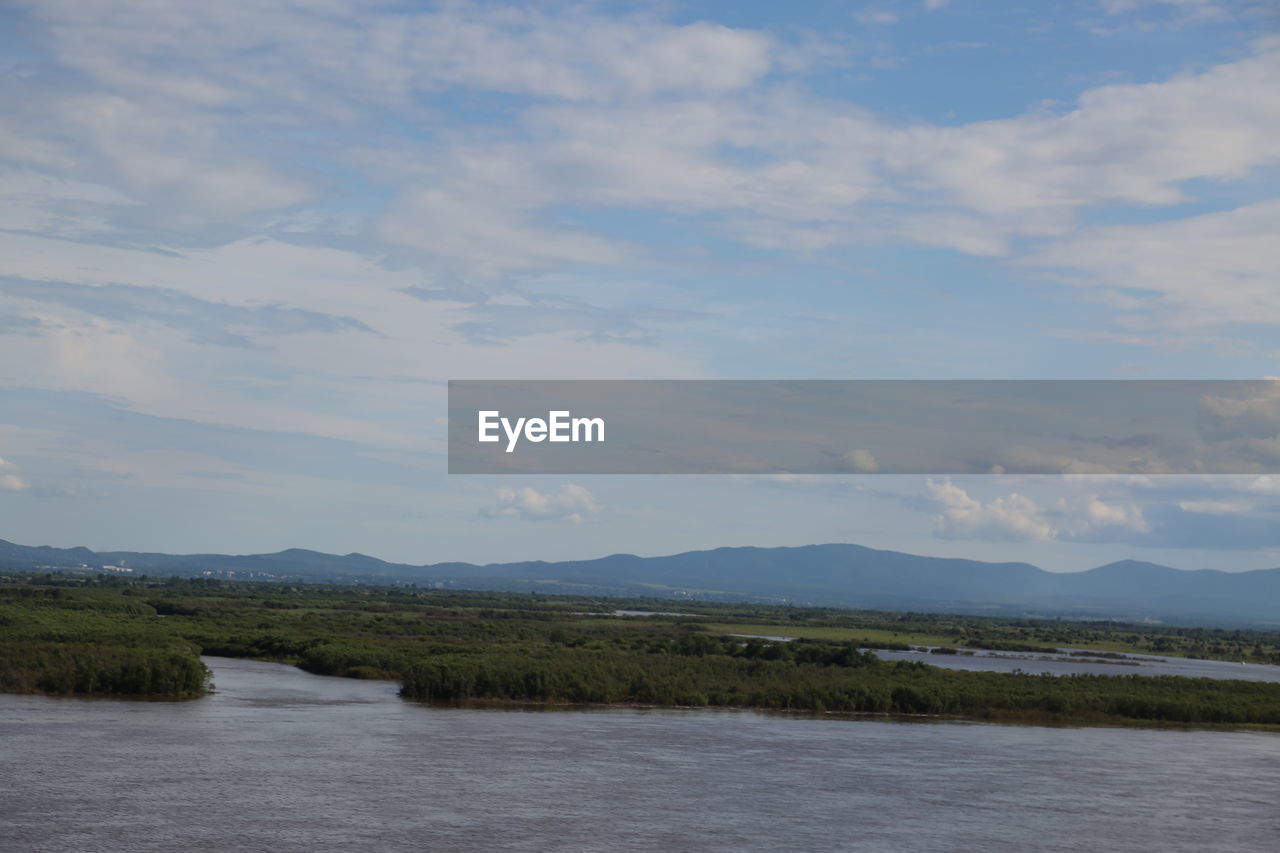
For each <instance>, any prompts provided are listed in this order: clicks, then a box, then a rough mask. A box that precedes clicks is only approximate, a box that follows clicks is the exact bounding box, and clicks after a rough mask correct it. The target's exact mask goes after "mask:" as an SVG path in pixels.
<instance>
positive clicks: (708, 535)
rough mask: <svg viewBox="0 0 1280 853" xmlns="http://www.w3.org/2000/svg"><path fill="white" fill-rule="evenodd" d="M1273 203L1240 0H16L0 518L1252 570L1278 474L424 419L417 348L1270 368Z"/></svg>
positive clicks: (873, 373) (575, 370) (961, 367)
mask: <svg viewBox="0 0 1280 853" xmlns="http://www.w3.org/2000/svg"><path fill="white" fill-rule="evenodd" d="M1278 233H1280V8H1277V7H1276V5H1275V4H1274V3H1273V2H1267V0H1264V1H1263V2H1250V0H1236V1H1235V2H1232V0H1100V2H1089V0H1081V2H1073V3H989V2H978V0H950V1H949V2H947V0H924V2H919V0H912V2H907V0H899V2H884V3H870V4H857V3H844V2H841V3H835V2H820V0H814V2H810V3H800V4H779V3H766V2H732V3H727V2H725V3H711V2H666V3H644V2H636V3H608V2H601V3H572V4H569V3H555V2H544V3H531V4H527V5H512V4H502V3H473V2H444V3H425V2H424V3H417V2H347V0H321V2H310V3H301V2H275V0H243V1H242V0H226V2H219V3H201V2H164V1H163V0H113V1H112V2H109V3H108V2H83V0H76V2H70V0H65V2H64V0H37V1H36V2H12V0H4V2H0V538H4V539H9V540H11V541H16V542H20V543H22V544H31V545H36V544H50V545H57V546H63V547H66V546H72V545H87V546H89V547H91V548H95V549H129V550H154V551H169V552H184V553H190V552H210V551H216V552H223V553H255V552H266V551H274V550H279V549H282V548H287V547H305V548H314V549H317V550H323V551H330V552H336V553H348V552H352V551H359V552H362V553H366V554H371V555H374V556H377V557H381V558H384V559H389V560H395V561H403V562H411V563H431V562H439V561H446V560H464V561H469V562H481V563H483V562H494V561H504V560H521V559H546V560H556V559H577V558H589V557H596V556H603V555H605V554H611V553H619V552H628V553H636V554H643V555H657V554H666V553H674V552H678V551H684V550H691V549H698V548H711V547H718V546H724V545H760V546H773V545H801V544H809V543H818V542H854V543H858V544H863V545H868V546H871V547H878V548H890V549H894V550H901V551H908V552H911V553H918V554H931V555H940V556H959V557H969V558H974V559H988V560H1023V561H1028V562H1031V563H1034V564H1036V565H1039V566H1042V567H1043V568H1047V569H1050V570H1054V571H1071V570H1081V569H1086V568H1091V567H1093V566H1096V565H1100V564H1103V563H1107V562H1111V561H1113V560H1119V559H1141V560H1150V561H1153V562H1161V563H1165V564H1167V565H1173V566H1176V567H1179V568H1205V567H1207V568H1218V569H1223V570H1228V571H1239V570H1248V569H1255V568H1268V567H1274V566H1280V476H1272V475H1257V476H1154V475H1153V476H1133V475H1130V476H1109V475H1083V474H1065V475H1037V476H1009V475H1004V476H961V477H945V476H927V475H921V476H905V475H903V476H898V475H850V476H797V475H773V476H644V475H634V476H599V475H597V476H576V477H556V476H549V475H544V476H523V477H520V476H517V477H504V476H459V475H455V476H450V475H448V474H447V473H446V443H445V420H446V419H445V415H446V404H445V383H446V382H447V380H450V379H548V378H554V379H1259V378H1264V377H1270V376H1275V375H1277V374H1280V240H1278V239H1276V235H1277V234H1278ZM1271 416H1272V417H1274V419H1275V423H1276V424H1277V434H1278V435H1280V401H1278V402H1276V404H1275V406H1274V407H1273V411H1271ZM1277 446H1278V447H1280V440H1278V441H1277ZM1276 458H1277V461H1278V462H1280V451H1277V457H1276ZM1277 471H1278V472H1280V464H1278V465H1277Z"/></svg>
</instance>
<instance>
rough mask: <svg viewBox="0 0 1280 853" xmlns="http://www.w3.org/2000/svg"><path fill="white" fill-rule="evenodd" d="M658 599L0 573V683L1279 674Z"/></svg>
mask: <svg viewBox="0 0 1280 853" xmlns="http://www.w3.org/2000/svg"><path fill="white" fill-rule="evenodd" d="M662 606H663V605H660V604H658V603H656V602H654V601H632V602H619V601H616V600H607V601H606V600H599V599H572V598H565V597H559V596H550V597H547V596H541V597H540V596H533V595H520V594H515V593H494V592H461V591H437V590H417V589H412V588H371V587H328V586H320V585H300V586H293V587H289V586H283V585H280V584H254V583H226V582H221V581H212V580H206V581H201V580H182V579H168V580H164V581H154V580H148V579H145V578H139V579H123V578H118V577H110V576H102V577H99V578H96V579H84V578H74V577H68V576H59V575H47V576H31V575H19V574H10V575H7V576H5V575H0V690H6V691H16V692H45V693H54V694H86V695H95V694H96V695H131V696H163V697H171V698H181V697H192V696H196V695H199V694H200V693H201V692H202V690H203V689H204V688H205V677H206V670H205V668H204V667H203V665H202V664H201V663H200V661H199V658H198V655H199V654H209V655H226V656H233V657H249V658H259V659H267V660H279V661H284V662H289V663H293V664H296V665H298V666H300V667H302V668H304V669H307V670H309V671H311V672H316V673H321V674H328V675H340V676H347V677H356V678H389V679H399V680H401V682H402V685H403V688H402V693H403V695H404V696H406V697H408V698H414V699H423V700H429V701H436V702H465V701H488V702H493V701H501V702H545V703H635V704H647V705H680V706H734V707H757V708H771V709H785V710H794V711H832V712H863V713H892V714H943V715H954V716H966V717H973V718H984V719H1029V720H1042V721H1070V722H1076V721H1080V722H1102V721H1122V720H1128V721H1148V722H1173V723H1194V724H1203V723H1228V724H1243V723H1254V724H1266V725H1280V684H1266V683H1258V682H1233V681H1209V680H1206V679H1188V678H1176V677H1160V678H1152V677H1142V676H1133V675H1119V674H1117V675H1115V676H1071V677H1050V676H1033V675H1027V674H1011V673H989V672H965V671H954V670H943V669H938V668H935V667H931V666H926V665H924V664H922V663H903V662H892V663H891V662H886V661H882V660H880V659H879V658H877V657H876V656H875V655H874V654H870V653H866V652H864V651H861V648H867V647H878V648H892V647H904V646H906V645H907V644H909V643H919V642H921V641H922V640H928V639H934V640H935V641H937V640H945V641H946V642H947V643H949V647H950V648H965V647H970V648H972V647H983V648H1002V649H1013V650H1021V651H1024V652H1036V651H1043V650H1047V649H1050V648H1057V647H1058V646H1059V645H1064V646H1086V647H1093V648H1097V649H1103V648H1108V647H1110V648H1113V649H1117V650H1129V651H1145V650H1150V649H1149V647H1151V646H1153V645H1161V646H1167V647H1170V648H1176V649H1177V650H1179V651H1185V650H1186V649H1188V648H1189V647H1197V648H1203V649H1204V650H1206V651H1207V652H1210V653H1212V651H1213V650H1214V649H1221V650H1225V652H1226V654H1225V656H1229V657H1233V658H1234V657H1236V656H1241V657H1244V656H1246V655H1247V656H1251V657H1252V658H1253V659H1258V658H1261V659H1263V660H1271V659H1280V636H1278V635H1276V634H1274V633H1265V632H1244V631H1230V632H1227V631H1215V630H1214V629H1203V628H1200V629H1183V628H1163V627H1153V626H1150V625H1143V626H1138V625H1122V624H1114V623H1070V622H1057V621H1044V622H1037V621H1034V620H1028V621H1017V620H1000V619H982V618H978V617H956V616H931V615H928V614H893V613H870V612H867V613H861V612H852V611H840V610H827V609H822V610H818V609H802V608H788V607H766V606H758V605H736V604H707V603H696V604H695V603H691V602H681V603H680V605H679V609H680V611H681V612H680V613H678V614H668V613H661V612H658V613H654V612H645V613H641V614H639V615H626V614H623V615H615V613H614V609H615V608H618V607H631V608H635V609H636V610H645V611H654V610H659V609H660V608H661V607H662ZM665 606H667V607H670V606H671V605H670V603H667V604H666V605H665ZM742 629H746V630H742ZM737 633H758V634H768V635H786V636H796V637H800V639H798V640H797V641H795V642H790V643H786V642H776V641H771V640H769V639H767V638H746V637H740V636H734V634H737ZM1098 653H1102V654H1111V655H1114V656H1117V657H1122V656H1123V655H1122V653H1121V652H1109V653H1107V652H1098ZM1117 671H1118V672H1122V671H1123V668H1122V667H1117Z"/></svg>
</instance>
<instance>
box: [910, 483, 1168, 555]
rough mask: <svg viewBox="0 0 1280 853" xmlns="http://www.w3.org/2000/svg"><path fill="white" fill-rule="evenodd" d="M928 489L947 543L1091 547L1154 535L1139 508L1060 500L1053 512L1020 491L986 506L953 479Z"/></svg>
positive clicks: (1092, 499)
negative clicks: (1095, 543) (1070, 543)
mask: <svg viewBox="0 0 1280 853" xmlns="http://www.w3.org/2000/svg"><path fill="white" fill-rule="evenodd" d="M927 487H928V491H929V496H930V498H931V499H932V500H933V503H934V505H935V507H936V509H937V510H939V514H938V515H936V516H935V517H934V532H935V534H936V535H937V536H939V537H940V538H943V539H981V540H988V541H1004V542H1022V541H1041V542H1046V541H1083V542H1090V541H1114V540H1116V539H1125V538H1127V539H1132V538H1134V537H1135V536H1137V535H1139V534H1146V533H1150V532H1151V526H1150V524H1149V523H1148V522H1147V520H1146V518H1145V516H1144V514H1143V511H1142V508H1141V507H1140V506H1137V505H1136V504H1125V503H1121V502H1119V501H1115V500H1110V501H1109V500H1104V499H1102V498H1100V497H1099V496H1097V495H1094V494H1088V495H1083V496H1078V497H1072V498H1065V497H1064V498H1059V499H1058V500H1057V501H1056V505H1055V506H1054V508H1053V509H1052V510H1048V509H1045V508H1042V507H1041V506H1040V505H1039V504H1037V503H1036V502H1035V500H1033V499H1032V498H1030V497H1028V496H1026V495H1023V494H1020V493H1018V492H1012V493H1010V494H1008V495H1005V496H1002V497H997V498H993V499H992V500H990V501H986V502H983V501H980V500H978V499H976V498H974V497H972V496H970V495H969V493H968V492H967V491H965V490H964V489H963V488H961V487H960V486H958V485H956V484H955V483H953V482H952V481H951V480H950V479H947V480H943V481H941V482H938V481H935V480H930V481H929V482H928V484H927Z"/></svg>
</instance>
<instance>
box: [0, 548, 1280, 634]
mask: <svg viewBox="0 0 1280 853" xmlns="http://www.w3.org/2000/svg"><path fill="white" fill-rule="evenodd" d="M104 566H107V567H119V566H124V567H126V568H128V569H132V570H133V571H134V572H138V573H152V574H182V575H190V574H205V573H209V574H212V575H214V576H224V577H245V578H248V577H269V578H274V579H278V580H313V581H323V580H327V581H342V582H357V583H358V582H364V583H369V582H382V583H387V582H397V583H417V584H426V585H431V584H444V585H449V586H456V587H468V586H474V587H479V588H489V589H495V588H496V589H513V590H524V591H529V590H539V591H544V592H584V593H591V594H615V595H647V596H658V597H681V596H697V597H714V598H724V599H748V600H787V601H793V602H795V603H798V604H804V603H813V604H831V605H844V606H851V607H868V608H891V609H912V610H942V611H952V612H971V613H1001V614H1010V615H1020V614H1040V615H1064V616H1078V617H1085V618H1116V619H1142V618H1156V619H1163V620H1167V621H1179V620H1181V621H1186V622H1220V623H1230V624H1280V569H1260V570H1256V571H1249V572H1222V571H1218V570H1214V569H1200V570H1196V571H1184V570H1181V569H1174V568H1170V567H1168V566H1161V565H1158V564H1155V563H1144V562H1140V561H1135V560H1123V561H1120V562H1116V563H1110V564H1108V565H1105V566H1099V567H1097V568H1095V569H1090V570H1088V571H1084V572H1075V573H1055V572H1046V571H1044V570H1043V569H1040V568H1037V567H1036V566H1033V565H1031V564H1029V563H987V562H981V561H977V560H965V559H958V558H943V557H922V556H916V555H913V554H906V553H901V552H897V551H882V550H876V549H873V548H866V547H863V546H860V545H842V544H834V545H806V546H801V547H790V548H755V547H724V548H716V549H713V550H709V551H689V552H685V553H682V554H673V555H670V556H663V557H638V556H635V555H634V554H613V555H610V556H607V557H601V558H598V559H593V560H572V561H564V562H544V561H541V560H538V561H526V562H518V563H494V564H488V565H474V564H470V563H437V564H434V565H421V566H416V565H409V564H406V563H390V562H386V561H384V560H380V559H378V558H376V557H370V556H367V555H365V554H359V553H351V554H346V555H341V556H340V555H336V554H326V553H322V552H319V551H309V550H305V549H300V548H290V549H287V550H284V551H279V552H276V553H272V554H247V555H227V554H161V553H147V552H135V551H105V552H95V551H92V550H90V549H88V548H84V547H75V548H54V547H50V546H39V547H32V546H25V545H17V544H15V543H12V542H7V541H5V540H0V568H21V569H35V568H46V567H47V568H70V569H75V568H80V569H82V570H83V569H91V570H98V571H101V570H102V568H103V567H104ZM108 570H113V569H108Z"/></svg>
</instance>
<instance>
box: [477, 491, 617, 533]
mask: <svg viewBox="0 0 1280 853" xmlns="http://www.w3.org/2000/svg"><path fill="white" fill-rule="evenodd" d="M599 512H600V504H599V503H598V502H597V501H596V498H595V495H593V494H591V491H590V490H589V489H587V488H586V487H585V486H579V485H577V484H576V483H566V484H564V485H563V486H561V487H560V489H559V491H556V492H539V491H538V490H537V489H533V488H530V487H529V486H524V487H522V488H519V489H513V488H508V487H504V488H501V489H498V491H497V495H496V500H495V502H494V504H493V505H492V506H489V507H486V508H484V509H483V510H481V515H484V516H486V517H489V518H518V519H522V520H524V521H567V522H569V523H570V524H582V523H583V522H584V521H586V520H587V519H589V518H591V517H592V516H594V515H596V514H597V513H599Z"/></svg>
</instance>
